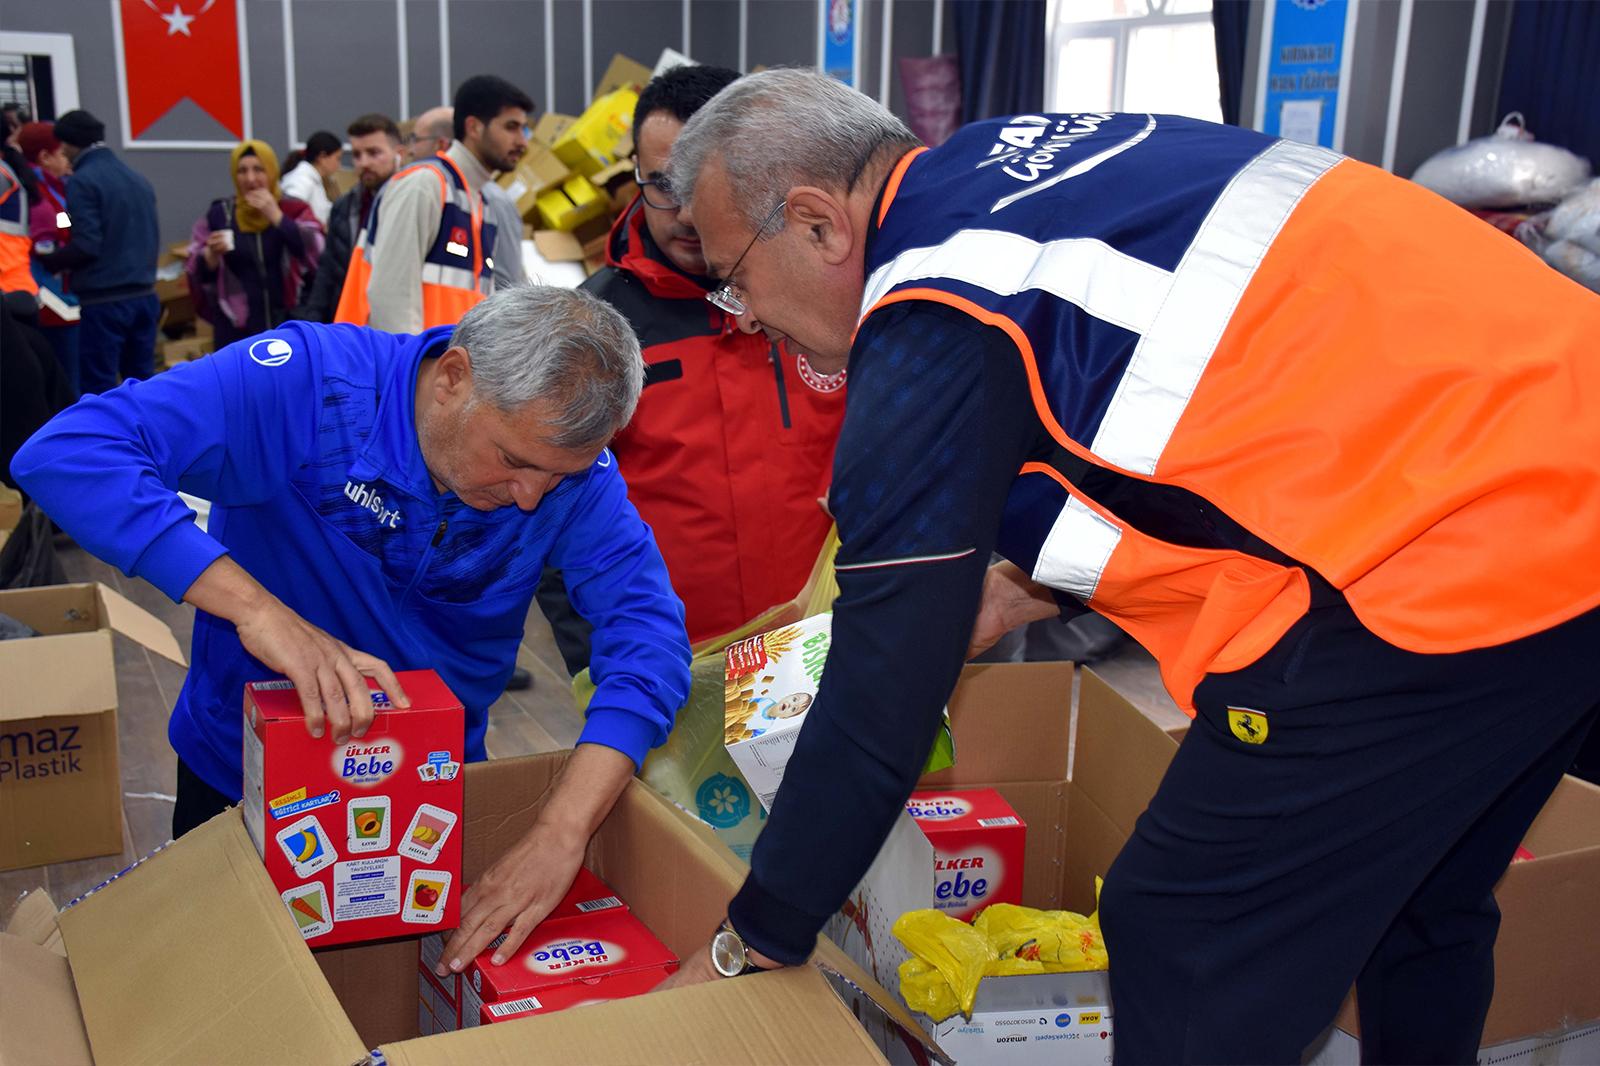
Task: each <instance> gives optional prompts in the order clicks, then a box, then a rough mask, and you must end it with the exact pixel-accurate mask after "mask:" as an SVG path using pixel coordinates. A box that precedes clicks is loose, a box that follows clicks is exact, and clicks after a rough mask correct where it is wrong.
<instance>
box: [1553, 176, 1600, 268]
mask: <svg viewBox="0 0 1600 1066" xmlns="http://www.w3.org/2000/svg"><path fill="white" fill-rule="evenodd" d="M1544 232H1545V236H1547V237H1550V238H1552V239H1554V240H1557V241H1571V242H1572V243H1573V244H1576V245H1578V246H1579V247H1580V248H1584V249H1587V250H1588V251H1589V252H1592V253H1594V254H1595V255H1600V180H1596V181H1591V182H1590V183H1589V184H1587V185H1585V186H1584V187H1583V188H1581V189H1579V190H1578V191H1577V192H1575V193H1573V194H1572V195H1571V196H1569V197H1567V198H1566V199H1565V200H1562V201H1561V203H1559V204H1558V205H1556V209H1555V210H1554V211H1552V212H1550V218H1549V220H1548V221H1547V222H1545V225H1544Z"/></svg>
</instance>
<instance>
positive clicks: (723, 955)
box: [711, 918, 766, 977]
mask: <svg viewBox="0 0 1600 1066" xmlns="http://www.w3.org/2000/svg"><path fill="white" fill-rule="evenodd" d="M711 965H712V967H713V968H714V969H715V970H716V971H717V973H719V974H721V975H722V976H723V977H738V976H739V975H740V974H747V973H751V972H759V971H764V970H765V969H766V967H765V966H757V965H756V964H755V963H753V962H751V961H750V949H749V948H747V947H745V943H744V940H743V939H742V938H741V937H740V936H739V934H738V933H736V932H734V931H733V924H732V923H731V922H729V921H728V919H726V918H724V919H723V920H722V924H721V925H719V926H718V927H717V933H716V935H715V936H713V937H712V938H711Z"/></svg>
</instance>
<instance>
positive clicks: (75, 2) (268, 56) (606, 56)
mask: <svg viewBox="0 0 1600 1066" xmlns="http://www.w3.org/2000/svg"><path fill="white" fill-rule="evenodd" d="M222 2H227V0H222ZM547 4H548V9H549V10H548V14H549V17H550V22H551V28H552V34H551V37H552V42H553V46H554V47H553V58H554V62H553V63H552V64H551V67H552V71H553V77H552V78H550V79H549V83H551V84H553V87H554V93H553V96H552V98H550V99H547V98H546V97H547V95H548V94H547V92H546V84H547V78H546V68H545V23H546V14H547ZM886 4H891V5H892V7H893V19H892V24H893V36H892V41H893V47H894V55H893V56H892V57H891V62H893V58H894V57H897V56H900V55H915V56H921V55H928V54H930V53H931V50H932V37H933V18H934V12H935V10H936V6H938V5H936V2H935V0H863V2H862V25H861V27H860V31H859V37H858V41H859V43H858V47H859V48H861V49H862V50H863V54H862V58H863V65H862V85H861V88H862V89H863V90H864V91H865V92H867V93H868V94H870V95H872V96H874V97H876V96H877V95H878V90H879V79H878V70H879V66H880V46H881V42H882V34H881V27H882V20H883V16H884V9H885V5H886ZM585 7H587V8H588V11H589V17H590V27H591V31H590V38H589V39H590V47H589V50H588V64H587V68H588V72H589V73H588V75H587V80H586V74H585V66H586V64H585V50H584V41H585V36H584V12H585ZM441 8H442V9H443V11H444V12H445V16H446V18H447V20H448V21H447V24H448V33H449V47H448V48H447V49H445V48H441V41H440V11H441ZM685 9H687V11H688V14H689V23H690V38H691V39H690V41H689V42H688V44H689V46H690V47H689V48H688V49H687V51H688V52H689V54H690V55H691V56H692V57H693V58H694V59H696V60H698V61H700V62H703V63H716V64H719V65H722V66H728V67H734V68H738V67H739V61H740V51H741V41H742V42H743V47H744V58H745V66H746V68H747V69H748V68H750V67H756V66H779V65H803V66H811V65H814V64H815V63H816V61H817V41H818V22H817V19H818V14H819V11H820V5H819V3H818V2H817V0H745V2H744V3H743V4H741V3H740V0H587V2H586V0H289V12H290V16H291V21H292V28H293V35H294V36H293V49H292V53H293V55H292V60H293V67H292V70H293V78H294V91H293V98H294V109H295V112H296V123H295V127H296V128H295V129H294V130H290V129H289V103H288V100H289V92H288V85H287V80H288V79H287V73H288V71H287V68H286V65H285V57H284V2H283V0H245V12H246V16H245V17H246V27H245V29H246V32H247V35H248V41H249V60H250V79H249V80H250V97H251V108H252V124H253V133H254V135H255V136H256V137H259V138H262V139H264V140H266V141H268V142H269V143H271V144H272V145H273V146H274V147H275V148H277V149H278V151H279V153H280V155H281V154H285V153H286V152H287V150H288V148H289V146H290V145H291V144H292V143H294V142H303V141H304V139H305V138H306V137H307V136H309V135H310V134H311V133H312V132H314V131H316V130H318V129H327V130H331V131H333V132H334V133H337V134H340V135H342V134H343V131H344V127H345V126H346V125H347V124H348V123H349V121H350V120H351V119H352V118H354V117H355V116H356V115H358V114H361V113H362V112H366V111H381V112H384V113H386V114H389V115H393V116H395V117H396V118H401V117H404V115H403V114H402V107H401V102H402V99H401V97H402V92H401V83H400V58H399V43H400V25H399V20H400V18H401V17H402V12H403V17H404V19H405V39H406V66H407V72H406V79H405V96H406V100H405V103H406V104H407V105H408V106H407V108H406V110H408V111H409V113H410V114H412V115H415V114H417V113H419V112H421V111H423V110H425V109H427V108H429V107H432V106H435V105H437V104H440V103H445V102H448V101H447V99H446V98H445V95H444V94H443V93H442V92H441V80H440V79H441V73H446V74H447V80H448V83H449V85H450V87H451V88H453V87H454V86H455V85H456V84H458V83H459V82H460V81H461V80H462V79H463V78H465V77H467V76H469V75H471V74H480V73H483V74H498V75H500V76H502V77H505V78H508V79H510V80H511V81H513V82H515V83H516V84H518V85H520V86H521V87H522V88H523V89H525V90H526V91H527V92H528V93H529V95H531V96H532V97H533V98H534V100H535V102H536V104H537V107H538V109H539V110H556V111H561V112H564V113H567V114H575V113H577V112H578V111H580V110H581V109H582V108H583V106H584V104H585V103H586V102H587V101H588V99H589V95H590V92H591V91H592V89H593V88H594V82H595V81H597V80H598V79H599V78H600V75H601V74H602V73H603V72H604V71H605V67H606V64H607V63H608V62H609V61H610V59H611V56H612V55H613V54H615V53H617V52H621V53H624V54H626V55H628V56H631V57H632V58H634V59H636V60H639V61H640V62H643V63H647V64H653V63H654V62H655V60H656V57H657V56H658V55H660V53H661V49H662V48H666V47H670V48H675V49H677V50H678V51H685V41H684V39H683V17H684V12H685ZM741 12H742V18H741ZM111 18H112V15H111V5H110V4H109V3H107V0H48V2H37V3H29V2H27V0H9V2H4V3H3V6H0V28H3V29H5V30H8V31H14V32H38V33H70V34H72V35H73V43H74V49H75V51H76V57H77V64H78V91H79V97H80V100H81V101H82V106H84V107H85V108H87V109H88V110H90V111H93V112H94V113H95V114H96V115H98V116H99V117H100V118H101V119H102V120H103V121H104V122H105V123H106V125H107V127H108V129H109V130H110V131H111V133H110V137H109V138H108V139H109V140H110V143H111V145H112V147H113V148H114V149H116V150H117V151H118V152H119V153H120V154H121V155H122V156H123V158H125V159H126V160H127V161H128V162H129V163H130V164H131V165H132V166H134V167H135V168H136V169H138V170H139V171H141V172H142V173H144V174H145V175H146V176H147V177H148V178H149V179H150V180H151V182H152V183H153V184H154V185H155V187H156V192H157V196H158V198H159V203H160V210H161V230H162V234H163V237H164V239H165V240H167V241H169V242H170V241H177V240H182V239H184V238H186V237H187V236H188V233H189V229H190V227H191V226H192V225H193V223H194V220H195V218H196V217H198V216H199V214H200V213H201V212H202V211H203V210H204V209H205V206H206V204H207V203H209V202H210V200H211V199H212V198H214V197H217V196H222V195H226V194H227V193H229V192H230V191H231V186H230V183H229V180H228V174H227V155H226V153H225V152H223V151H220V150H194V149H182V150H177V149H157V148H149V147H143V148H140V147H131V148H123V147H122V141H123V131H122V129H121V119H120V108H119V94H120V91H121V90H120V87H119V84H118V80H117V66H116V56H115V52H114V37H113V30H112V24H111ZM741 30H742V33H741ZM944 42H945V50H946V51H950V50H953V48H954V40H953V38H952V37H951V35H950V34H949V32H948V31H947V32H946V33H945V37H944ZM441 60H443V61H444V63H446V64H447V65H448V67H447V71H445V72H441V69H440V68H441ZM894 73H895V75H896V76H895V77H894V78H893V79H892V94H891V99H890V106H891V107H893V108H894V109H895V110H896V111H897V112H899V113H901V114H903V113H904V106H905V104H904V93H903V92H902V91H901V89H900V86H899V78H898V71H897V70H896V71H894ZM197 76H203V75H201V74H200V73H199V72H197ZM226 136H227V135H226V134H225V133H224V132H223V131H222V130H220V129H219V128H218V127H217V126H216V124H215V123H213V122H212V121H211V120H210V119H209V118H208V117H207V116H206V115H205V114H204V113H203V112H201V111H200V110H199V109H198V108H197V107H195V106H194V105H193V104H192V103H189V102H187V101H185V102H183V103H180V104H179V105H178V106H177V107H175V108H173V110H172V111H171V112H169V113H168V114H167V115H166V116H164V117H163V118H162V119H161V120H160V121H158V122H157V123H156V124H155V125H154V126H153V127H151V129H150V130H148V131H147V132H146V133H145V134H144V139H163V140H220V139H222V138H225V137H226Z"/></svg>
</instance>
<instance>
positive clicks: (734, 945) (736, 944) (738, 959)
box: [711, 929, 744, 977]
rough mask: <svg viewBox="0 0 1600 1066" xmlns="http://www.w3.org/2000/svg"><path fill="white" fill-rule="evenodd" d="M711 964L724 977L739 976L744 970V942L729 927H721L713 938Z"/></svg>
mask: <svg viewBox="0 0 1600 1066" xmlns="http://www.w3.org/2000/svg"><path fill="white" fill-rule="evenodd" d="M711 965H713V966H715V967H716V968H717V972H718V973H720V974H721V975H722V976H724V977H737V976H739V974H740V973H741V972H743V970H744V942H743V941H741V940H740V939H739V937H738V935H737V934H735V933H734V932H733V931H732V930H729V929H720V930H718V931H717V935H716V936H714V937H712V938H711Z"/></svg>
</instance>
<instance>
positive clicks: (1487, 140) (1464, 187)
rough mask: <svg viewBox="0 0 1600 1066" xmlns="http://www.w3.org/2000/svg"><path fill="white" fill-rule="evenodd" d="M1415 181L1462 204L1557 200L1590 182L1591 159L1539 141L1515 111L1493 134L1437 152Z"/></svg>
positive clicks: (1501, 204)
mask: <svg viewBox="0 0 1600 1066" xmlns="http://www.w3.org/2000/svg"><path fill="white" fill-rule="evenodd" d="M1411 180H1412V181H1415V182H1416V183H1417V184H1418V185H1421V186H1423V187H1424V188H1427V189H1432V190H1433V191H1434V192H1436V193H1438V194H1439V195H1440V196H1443V197H1444V198H1445V199H1446V200H1450V201H1451V202H1453V203H1457V204H1460V205H1461V206H1462V207H1514V206H1516V205H1518V204H1553V203H1556V202H1557V201H1559V200H1562V199H1564V198H1566V197H1567V196H1568V195H1569V194H1571V193H1572V192H1573V191H1574V190H1576V189H1577V188H1578V187H1579V186H1581V185H1582V184H1583V183H1584V182H1586V181H1588V180H1589V161H1588V160H1587V159H1584V158H1583V157H1582V156H1579V155H1574V154H1573V153H1571V152H1569V151H1567V150H1566V149H1565V148H1558V147H1556V146H1555V145H1553V144H1540V143H1538V142H1537V141H1535V140H1534V139H1533V134H1531V133H1529V132H1528V131H1527V130H1526V129H1525V128H1523V124H1522V115H1521V114H1520V113H1518V112H1515V111H1514V112H1512V113H1511V114H1509V115H1507V116H1506V117H1505V119H1504V120H1502V121H1501V123H1500V128H1499V129H1497V130H1495V131H1494V133H1492V134H1490V135H1489V136H1488V137H1478V138H1476V139H1474V140H1470V141H1468V142H1467V143H1466V144H1460V145H1457V146H1455V147H1454V148H1446V149H1445V150H1444V151H1442V152H1439V153H1438V154H1436V155H1434V156H1433V157H1432V158H1430V159H1429V160H1428V161H1427V162H1426V163H1423V164H1422V166H1420V167H1418V168H1417V172H1416V173H1415V174H1413V175H1412V176H1411Z"/></svg>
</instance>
